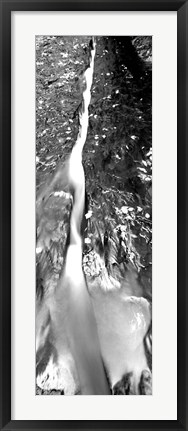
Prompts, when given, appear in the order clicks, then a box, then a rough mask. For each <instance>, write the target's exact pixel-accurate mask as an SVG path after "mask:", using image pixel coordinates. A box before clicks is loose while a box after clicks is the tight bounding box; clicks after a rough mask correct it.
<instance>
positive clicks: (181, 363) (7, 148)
mask: <svg viewBox="0 0 188 431" xmlns="http://www.w3.org/2000/svg"><path fill="white" fill-rule="evenodd" d="M62 10H65V11H66V10H74V11H83V10H88V11H119V10H122V11H126V10H131V11H148V10H151V11H177V20H178V34H177V36H178V52H177V59H178V95H177V96H178V110H177V112H178V118H177V120H178V146H177V153H178V157H177V163H178V301H177V310H178V389H177V391H178V393H177V400H178V405H177V411H178V414H177V420H174V421H172V420H169V421H168V420H166V421H161V420H159V421H158V420H155V421H154V420H152V421H147V420H144V421H139V420H135V421H134V420H132V421H99V420H94V421H71V420H70V421H45V420H44V421H37V420H27V421H25V420H24V421H20V420H18V421H14V420H11V12H12V11H62ZM0 18H1V22H0V28H1V60H0V64H1V77H0V84H1V92H0V94H1V97H0V107H1V110H0V119H1V125H0V131H1V135H0V136H1V145H0V163H1V169H0V173H1V180H0V227H1V230H0V232H1V248H0V253H1V256H0V264H1V268H0V275H1V286H0V295H1V296H0V305H1V319H0V334H1V347H0V364H1V367H0V370H1V371H0V373H1V380H0V382H1V390H0V415H1V418H0V421H1V422H0V423H1V429H2V430H13V429H16V430H21V429H25V430H42V429H43V430H46V429H50V430H56V429H63V430H66V429H86V430H87V429H88V430H89V429H96V430H101V429H108V428H109V429H114V430H115V429H126V430H129V429H134V430H137V429H138V430H140V429H143V430H144V429H151V430H154V429H155V430H161V431H162V430H167V429H168V430H171V429H173V430H182V429H183V430H187V429H188V421H187V412H186V410H187V409H186V407H187V408H188V402H187V387H188V385H187V383H188V381H187V377H188V373H187V364H186V354H187V351H188V350H187V347H188V343H187V337H186V335H187V319H186V312H187V313H188V307H187V293H186V289H187V281H188V265H186V258H187V246H188V240H187V239H188V233H187V232H188V230H187V226H186V220H187V215H188V212H187V202H188V201H187V175H186V172H188V163H187V160H188V151H187V148H188V133H187V132H188V115H187V103H188V0H186V1H182V0H166V1H162V0H154V1H153V0H144V1H142V0H129V1H127V0H116V1H115V0H106V1H104V0H103V1H100V0H95V1H84V0H82V1H72V0H69V1H63V0H56V1H54V2H53V1H52V0H44V1H43V0H41V1H37V0H32V1H27V0H22V1H14V0H12V1H9V0H0ZM186 144H187V145H186ZM167 163H168V161H167ZM167 270H168V271H170V268H167ZM169 336H173V334H170V335H169ZM166 391H167V393H166V396H167V398H168V388H166Z"/></svg>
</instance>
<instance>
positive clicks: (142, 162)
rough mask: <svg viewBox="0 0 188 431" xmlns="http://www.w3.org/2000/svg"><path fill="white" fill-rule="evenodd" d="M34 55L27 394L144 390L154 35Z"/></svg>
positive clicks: (44, 39)
mask: <svg viewBox="0 0 188 431" xmlns="http://www.w3.org/2000/svg"><path fill="white" fill-rule="evenodd" d="M35 61H36V69H35V91H36V93H35V97H36V118H35V127H36V307H35V324H36V326H35V340H36V382H35V384H36V395H68V396H70V395H71V396H72V395H152V36H151V35H145V36H137V35H133V36H126V35H125V36H95V35H94V36H93V35H88V36H54V35H53V36H51V35H39V36H36V37H35Z"/></svg>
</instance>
